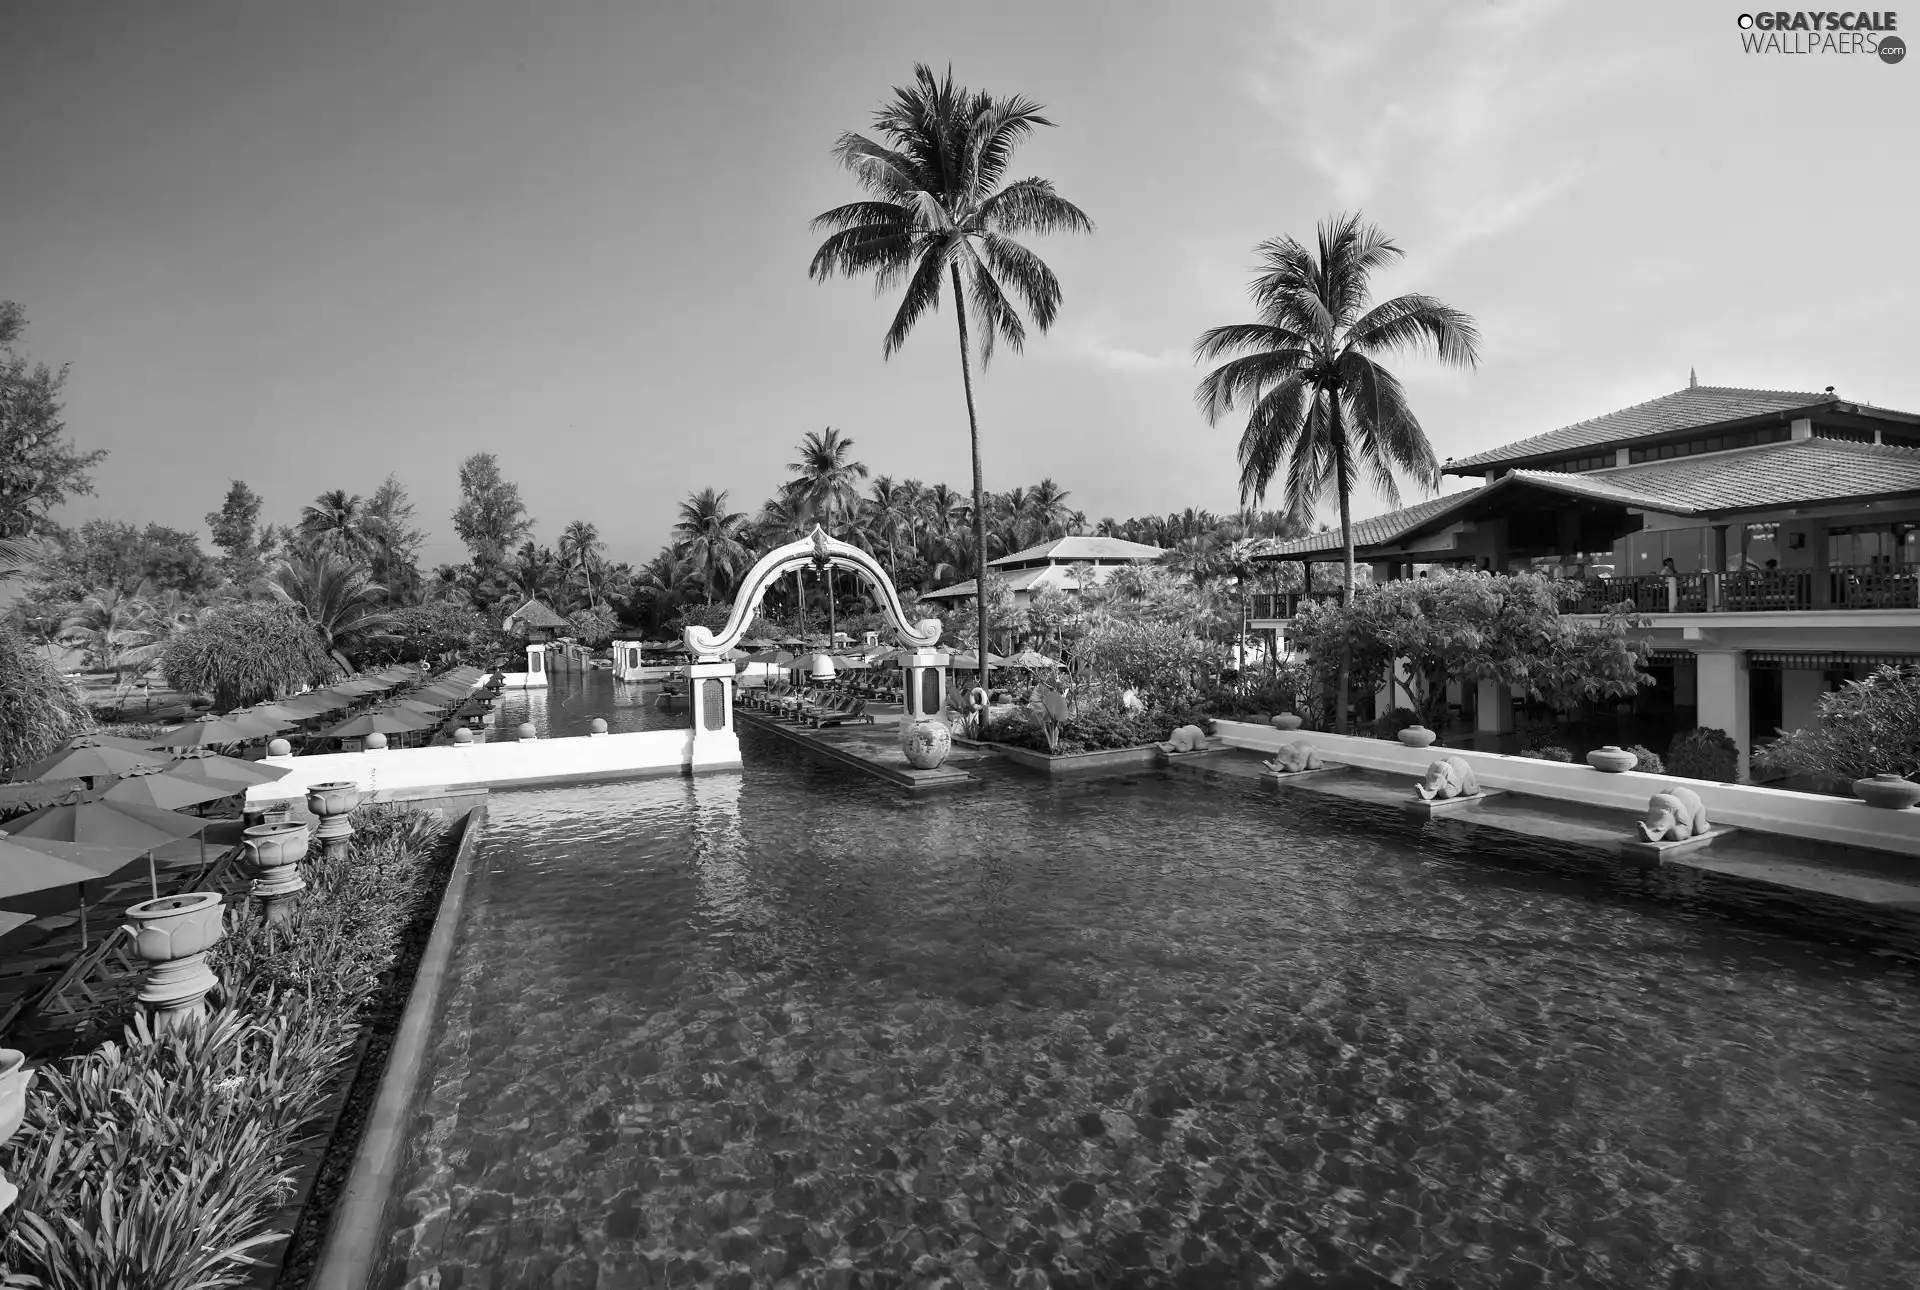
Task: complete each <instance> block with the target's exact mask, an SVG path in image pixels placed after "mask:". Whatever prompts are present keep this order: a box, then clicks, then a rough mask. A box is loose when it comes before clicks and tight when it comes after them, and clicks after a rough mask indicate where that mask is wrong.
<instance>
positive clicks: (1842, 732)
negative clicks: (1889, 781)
mask: <svg viewBox="0 0 1920 1290" xmlns="http://www.w3.org/2000/svg"><path fill="white" fill-rule="evenodd" d="M1753 764H1754V765H1755V766H1756V767H1757V768H1759V769H1761V770H1765V771H1779V772H1783V773H1787V774H1802V775H1818V776H1821V777H1823V778H1825V779H1829V780H1856V779H1866V778H1868V777H1870V776H1873V775H1885V774H1891V775H1903V776H1906V777H1907V778H1909V779H1911V778H1913V777H1914V776H1916V775H1920V668H1911V667H1908V668H1899V667H1891V666H1887V667H1881V668H1879V669H1878V670H1877V671H1875V672H1874V673H1873V675H1872V676H1869V677H1867V678H1866V679H1865V680H1863V681H1847V682H1845V683H1844V684H1843V685H1841V687H1840V688H1839V689H1838V690H1834V691H1831V692H1829V693H1827V694H1823V695H1821V696H1820V698H1819V699H1818V701H1816V702H1815V704H1814V710H1813V724H1812V725H1808V726H1802V727H1801V728H1800V729H1798V730H1794V731H1791V732H1788V731H1782V732H1781V733H1780V737H1779V738H1777V739H1775V740H1774V741H1773V742H1771V743H1769V744H1766V745H1764V746H1763V747H1762V748H1761V749H1760V750H1759V751H1758V752H1756V753H1755V754H1754V757H1753Z"/></svg>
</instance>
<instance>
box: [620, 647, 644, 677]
mask: <svg viewBox="0 0 1920 1290" xmlns="http://www.w3.org/2000/svg"><path fill="white" fill-rule="evenodd" d="M643 657H644V655H642V654H641V652H640V642H639V641H629V640H618V641H614V642H613V678H614V680H616V681H638V680H641V679H642V678H643V673H644V672H645V668H644V667H643V666H642V665H641V662H640V660H641V659H642V658H643Z"/></svg>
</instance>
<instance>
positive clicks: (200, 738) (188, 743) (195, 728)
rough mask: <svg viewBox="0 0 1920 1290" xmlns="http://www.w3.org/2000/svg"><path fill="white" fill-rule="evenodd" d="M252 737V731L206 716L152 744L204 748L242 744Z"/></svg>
mask: <svg viewBox="0 0 1920 1290" xmlns="http://www.w3.org/2000/svg"><path fill="white" fill-rule="evenodd" d="M253 737H254V734H253V731H252V730H250V729H248V728H247V727H246V726H242V725H238V724H236V723H234V722H231V721H223V720H222V719H221V718H219V717H216V716H212V715H208V716H204V717H201V718H200V719H199V720H197V721H189V722H188V723H187V724H186V725H184V726H181V727H179V728H178V729H175V730H169V731H167V732H166V733H165V734H162V735H158V736H156V737H155V738H154V742H155V743H157V744H165V745H166V746H167V747H169V748H205V747H208V746H210V745H215V744H244V743H247V742H249V741H250V740H252V739H253Z"/></svg>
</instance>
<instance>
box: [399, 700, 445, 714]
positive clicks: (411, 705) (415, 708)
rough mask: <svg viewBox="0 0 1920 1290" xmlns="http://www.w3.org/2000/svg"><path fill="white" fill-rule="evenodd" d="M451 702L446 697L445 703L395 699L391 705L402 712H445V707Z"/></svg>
mask: <svg viewBox="0 0 1920 1290" xmlns="http://www.w3.org/2000/svg"><path fill="white" fill-rule="evenodd" d="M452 702H453V701H452V699H448V701H447V702H446V703H428V702H427V701H426V700H425V699H395V700H394V701H393V707H394V708H395V709H396V710H399V711H403V712H419V713H426V714H431V713H435V712H445V711H446V710H447V708H448V707H449V706H451V705H452Z"/></svg>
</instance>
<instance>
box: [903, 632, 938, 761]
mask: <svg viewBox="0 0 1920 1290" xmlns="http://www.w3.org/2000/svg"><path fill="white" fill-rule="evenodd" d="M901 667H902V668H903V669H905V672H906V683H905V685H904V686H902V694H901V699H902V705H901V710H900V739H901V745H902V746H903V747H904V746H905V743H906V736H907V731H908V730H910V729H911V728H912V727H913V723H914V722H916V721H944V720H945V719H946V711H947V656H946V655H945V654H943V653H941V652H940V651H939V650H937V649H917V650H914V651H913V652H912V653H910V654H908V655H907V657H906V658H905V659H904V660H902V661H901Z"/></svg>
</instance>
